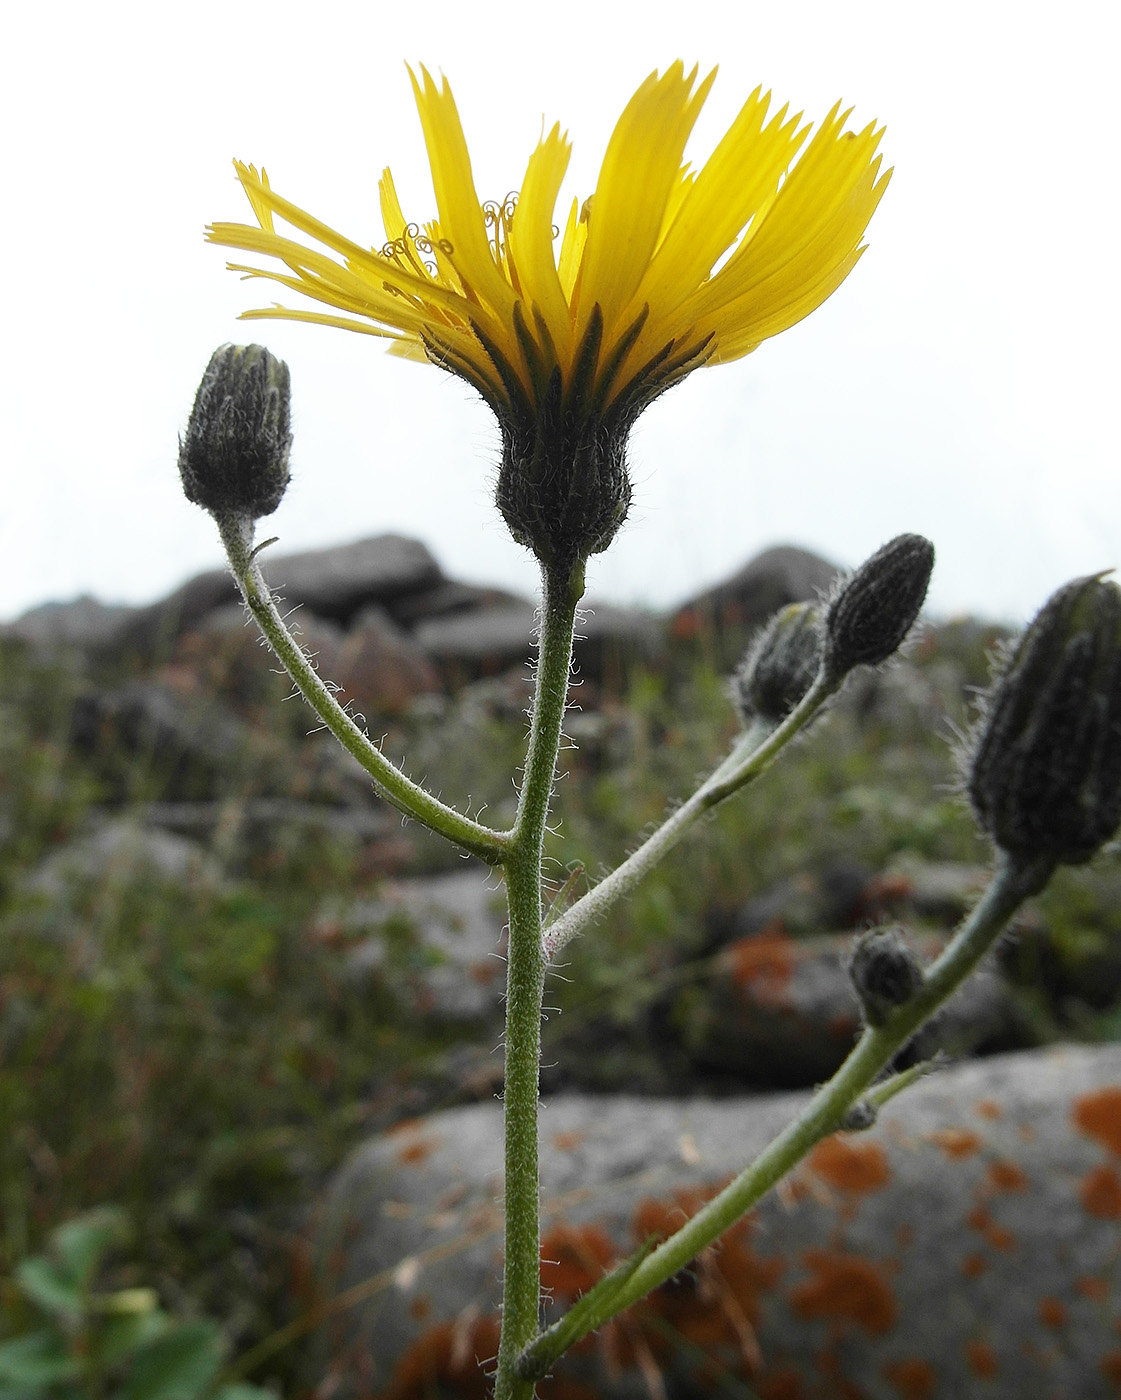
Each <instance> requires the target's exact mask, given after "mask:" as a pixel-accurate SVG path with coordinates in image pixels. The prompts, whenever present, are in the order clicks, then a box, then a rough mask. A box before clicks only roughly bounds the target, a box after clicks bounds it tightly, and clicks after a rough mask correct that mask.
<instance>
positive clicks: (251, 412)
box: [179, 345, 292, 520]
mask: <svg viewBox="0 0 1121 1400" xmlns="http://www.w3.org/2000/svg"><path fill="white" fill-rule="evenodd" d="M289 395H290V387H289V380H288V366H287V365H286V364H285V363H284V361H283V360H278V359H276V358H275V356H273V355H270V354H269V352H268V351H267V350H266V349H265V348H264V346H263V345H223V346H222V347H221V349H219V350H215V352H214V354H213V355H211V357H210V363H209V364H208V365H207V367H206V373H205V374H204V375H203V377H202V383H201V384H200V385H199V389H198V393H197V394H196V395H195V406H194V408H193V409H192V410H191V418H190V422H189V423H188V424H187V434H186V436H185V437H184V438H182V439H180V442H179V475H180V477H181V478H182V481H183V490H184V492H185V494H186V497H187V499H188V500H189V501H193V502H194V503H195V505H199V506H203V507H205V508H206V509H207V510H208V511H210V512H211V514H212V515H216V516H218V515H238V516H242V517H246V518H248V519H250V520H257V519H259V518H260V517H261V516H262V515H271V514H272V512H273V511H274V510H275V509H276V508H277V506H278V505H279V504H280V501H281V497H282V496H283V495H284V491H285V488H286V487H287V485H288V480H289V476H288V453H289V451H290V449H291V447H292V433H291V429H290V427H289V417H288V401H289Z"/></svg>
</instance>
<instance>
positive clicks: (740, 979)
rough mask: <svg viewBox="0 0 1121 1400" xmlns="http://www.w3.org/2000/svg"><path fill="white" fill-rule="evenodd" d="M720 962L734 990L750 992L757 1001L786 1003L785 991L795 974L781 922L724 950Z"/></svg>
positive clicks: (786, 935) (786, 936)
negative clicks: (734, 986)
mask: <svg viewBox="0 0 1121 1400" xmlns="http://www.w3.org/2000/svg"><path fill="white" fill-rule="evenodd" d="M721 961H722V962H723V964H724V965H725V966H726V967H727V969H728V974H729V976H730V977H731V979H732V981H733V982H734V983H735V984H736V986H737V987H740V988H741V989H743V990H744V991H749V992H750V993H751V996H752V998H753V999H754V1000H756V1001H761V1002H779V1003H783V1002H784V1001H785V993H786V989H787V987H788V985H789V983H790V978H791V976H792V975H793V973H794V955H793V951H792V945H791V940H790V937H789V935H788V934H787V932H786V928H785V926H784V925H783V922H782V920H781V919H776V920H775V921H774V923H771V924H768V925H767V926H766V928H763V929H760V930H759V932H758V933H752V934H749V935H748V936H747V937H746V938H739V939H737V940H736V942H735V943H730V944H729V945H728V946H727V948H725V949H724V953H723V955H722V959H721Z"/></svg>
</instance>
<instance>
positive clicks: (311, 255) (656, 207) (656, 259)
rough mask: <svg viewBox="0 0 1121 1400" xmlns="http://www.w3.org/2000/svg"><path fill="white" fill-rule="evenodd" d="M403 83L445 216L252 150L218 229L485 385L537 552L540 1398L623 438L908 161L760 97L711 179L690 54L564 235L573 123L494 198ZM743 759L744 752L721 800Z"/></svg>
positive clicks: (517, 1206)
mask: <svg viewBox="0 0 1121 1400" xmlns="http://www.w3.org/2000/svg"><path fill="white" fill-rule="evenodd" d="M411 77H412V83H413V92H414V96H415V98H416V104H417V109H418V112H419V114H420V121H421V125H422V127H423V130H424V138H425V143H426V146H427V150H428V159H429V164H430V166H431V172H432V183H433V187H434V192H435V202H436V211H437V215H436V218H435V219H433V220H431V221H430V222H428V223H426V224H424V225H419V224H416V223H412V222H410V221H409V220H408V219H407V218H406V217H405V214H404V213H403V211H402V209H401V207H400V204H399V203H398V199H397V194H396V191H395V188H394V184H393V179H392V177H391V175H390V173H389V171H388V170H386V171H385V172H384V174H383V176H382V179H381V184H380V191H381V210H382V219H383V223H384V230H385V239H384V241H383V242H382V243H381V244H380V246H376V247H372V248H371V247H367V246H365V245H363V244H361V243H358V242H354V241H352V240H351V239H349V238H345V237H343V236H342V235H341V234H339V233H336V232H335V231H334V230H333V229H331V228H330V227H329V226H328V225H326V224H324V223H322V222H321V221H320V220H318V219H316V218H314V217H313V216H312V215H311V214H308V213H306V212H305V211H304V210H303V209H301V208H300V207H299V206H298V205H296V204H293V203H292V202H290V201H289V200H288V199H286V198H284V197H282V196H281V195H279V194H277V193H275V192H274V191H273V189H272V187H271V186H270V184H269V180H268V177H267V175H266V174H265V172H264V170H263V169H262V170H261V171H260V172H258V170H257V169H256V168H255V167H254V166H252V165H244V164H241V163H240V162H238V163H236V169H237V175H238V179H239V180H240V181H241V184H242V187H243V188H244V190H245V193H246V195H247V196H248V198H249V202H250V205H251V207H252V210H253V214H254V217H255V220H256V223H255V224H234V223H216V224H214V225H212V226H211V227H210V228H209V230H208V236H209V238H210V239H211V241H212V242H215V243H218V244H222V245H224V246H226V247H231V248H237V249H240V250H242V251H243V252H245V253H248V254H250V255H252V256H253V257H254V258H260V257H264V258H273V259H275V260H276V262H277V264H278V266H275V267H272V268H270V269H266V268H261V267H258V266H253V265H245V264H241V263H237V264H231V267H232V268H233V270H235V271H240V272H243V273H245V274H247V275H248V276H250V277H263V278H268V279H271V280H272V281H274V282H278V283H280V284H281V285H282V286H283V287H285V288H287V289H288V290H289V291H293V292H297V293H300V294H302V295H304V296H305V297H307V298H309V299H310V301H311V302H312V303H316V304H317V306H310V307H305V308H303V309H299V308H289V307H286V306H280V305H274V306H272V307H268V308H264V309H260V310H256V311H250V312H246V313H245V315H246V316H248V317H256V318H262V317H277V318H281V319H288V320H297V321H315V322H319V323H321V324H325V325H330V326H339V327H343V328H345V329H349V330H355V331H361V332H364V333H366V334H369V335H375V336H381V337H384V338H386V339H388V340H390V341H391V342H392V344H391V347H390V348H391V350H392V351H394V352H395V353H397V354H400V355H404V356H407V357H409V358H413V359H419V360H427V361H429V362H430V363H432V364H435V365H437V366H439V367H440V368H442V369H445V370H448V371H450V372H451V373H453V374H456V375H458V376H460V377H461V378H463V379H465V380H466V381H467V382H468V383H470V384H471V385H473V386H474V388H475V389H476V390H477V391H478V392H479V394H480V395H481V396H482V397H483V399H484V400H485V401H486V403H488V404H489V405H490V407H491V408H492V409H493V411H494V413H495V416H496V418H497V420H498V424H499V427H500V430H501V437H502V457H501V463H500V467H499V474H498V485H497V504H498V507H499V510H500V511H501V513H502V515H503V517H504V519H505V521H506V523H507V525H508V526H509V529H510V531H511V533H512V534H513V536H514V538H515V539H517V540H518V541H519V542H520V543H522V544H524V545H526V546H527V547H528V548H529V549H531V550H532V551H533V553H534V554H535V555H536V557H537V558H538V560H539V561H540V563H541V567H542V576H543V579H544V585H545V588H544V601H543V607H542V614H541V630H540V638H539V658H538V676H537V694H536V700H535V706H534V714H533V724H532V729H531V734H530V746H529V753H528V756H527V762H526V768H525V775H524V780H523V783H522V789H521V795H520V803H519V810H518V819H517V822H516V824H515V826H514V828H513V830H512V831H510V832H508V833H501V834H498V833H489V835H488V837H487V839H493V840H494V841H496V842H501V849H500V858H501V861H502V864H503V868H504V872H505V876H506V883H507V895H508V900H509V909H510V938H509V966H508V986H507V1003H508V1004H507V1036H506V1087H505V1118H506V1181H505V1191H506V1205H507V1220H506V1234H505V1253H506V1260H505V1275H504V1305H503V1307H504V1311H503V1326H502V1340H501V1344H500V1349H499V1357H498V1369H497V1374H496V1377H495V1392H496V1394H497V1396H498V1397H500V1400H511V1398H512V1397H527V1396H529V1395H531V1394H532V1391H533V1380H532V1378H531V1377H527V1376H526V1375H524V1374H519V1371H518V1368H517V1365H516V1363H517V1358H518V1356H519V1355H520V1354H521V1353H522V1351H523V1350H524V1349H525V1348H526V1347H527V1346H528V1345H529V1344H530V1343H531V1342H532V1341H533V1338H534V1337H535V1335H536V1333H537V1329H538V1325H539V1322H538V1319H539V1309H540V1277H539V1263H538V1248H539V1246H538V1238H539V1227H538V1170H537V1162H538V1147H537V1121H536V1115H537V1084H538V1046H539V1038H540V1013H541V991H542V983H543V976H544V967H545V961H546V956H545V955H546V951H547V946H546V944H545V943H544V942H543V935H542V904H541V865H542V853H543V839H544V832H545V825H546V819H547V814H548V807H549V799H550V796H551V789H552V782H553V777H554V771H555V765H556V757H557V750H558V745H559V740H560V731H561V724H562V721H563V716H564V707H565V697H566V693H567V682H568V667H569V658H570V655H571V647H572V629H573V619H574V614H575V608H576V604H577V602H578V601H579V597H580V594H581V592H582V588H583V565H584V562H585V561H586V560H587V558H588V556H589V555H591V554H593V553H596V552H598V551H600V550H603V549H605V548H606V547H607V546H608V544H610V542H611V540H612V539H613V538H614V536H615V534H616V533H617V531H618V530H619V528H620V526H621V525H622V523H623V521H624V519H625V518H626V515H627V510H628V507H629V504H630V498H631V486H630V478H629V474H628V467H627V439H628V435H629V433H630V429H631V428H632V426H633V425H634V423H635V420H636V419H637V418H638V416H639V415H640V414H641V412H642V411H643V409H644V408H646V407H647V405H649V404H650V403H652V402H653V400H654V399H656V398H657V397H658V396H659V395H660V394H662V393H664V392H665V390H666V389H668V388H670V387H671V386H672V385H674V384H676V383H677V382H678V381H679V380H681V379H683V378H684V377H685V376H686V375H688V374H689V373H690V372H691V371H692V370H694V369H696V368H698V367H699V366H701V365H705V364H718V363H723V362H725V361H729V360H735V359H738V358H740V357H741V356H743V355H746V354H748V353H749V352H750V351H752V350H754V349H755V348H756V347H757V346H758V345H759V344H761V342H762V341H764V340H766V339H768V338H769V337H770V336H773V335H777V334H778V333H779V332H780V331H783V330H786V329H787V328H788V327H790V326H793V325H794V324H795V323H796V322H798V321H800V320H801V319H802V318H803V317H804V316H806V315H808V314H809V313H810V312H811V311H813V310H814V309H815V307H817V306H820V305H821V303H822V302H823V301H825V299H826V298H827V297H828V296H830V295H831V293H832V292H834V291H835V290H836V289H837V287H838V286H840V284H841V282H843V281H844V279H845V278H846V277H847V276H848V274H849V272H850V271H851V270H852V268H853V267H854V266H855V264H856V262H857V261H858V259H859V258H860V256H861V254H862V252H863V251H864V245H863V242H862V240H863V237H864V232H865V229H866V227H867V225H868V221H869V219H870V218H871V216H872V214H873V212H874V211H875V209H876V206H877V204H878V203H879V200H880V198H881V196H882V194H883V191H884V189H885V187H886V184H887V181H888V178H889V174H890V172H885V173H884V174H881V173H880V157H879V156H878V155H877V154H876V150H877V147H878V145H879V141H880V137H881V135H882V131H881V130H878V129H877V128H876V127H875V124H874V123H873V124H870V125H868V126H866V127H864V128H863V129H862V130H861V131H859V132H856V133H854V132H852V131H848V130H846V129H845V122H846V121H847V119H848V116H849V113H848V112H844V113H842V112H841V111H840V109H839V104H838V106H837V107H835V108H834V109H833V110H832V111H831V112H830V113H829V115H828V116H827V117H826V118H825V119H824V121H823V122H822V123H821V124H820V125H819V127H818V129H817V131H816V132H814V133H813V134H812V136H811V128H810V126H809V125H806V124H803V122H802V119H801V116H800V115H796V116H791V115H789V114H788V110H787V108H786V107H783V108H782V109H781V110H780V111H779V112H777V113H776V114H774V115H773V116H769V111H770V95H769V94H764V93H763V92H762V91H761V89H756V91H755V92H754V93H753V94H752V95H751V96H750V97H749V98H748V100H747V101H746V103H745V104H744V106H743V107H742V109H741V110H740V112H739V115H738V116H737V117H736V118H735V120H734V121H733V123H732V125H731V126H730V127H729V129H728V131H727V132H726V133H725V135H724V136H723V138H722V139H721V140H720V141H719V143H718V144H717V146H716V149H715V150H714V151H713V153H712V155H711V156H710V157H709V159H708V160H707V161H706V162H705V163H704V164H703V165H702V166H701V167H700V168H699V169H697V170H694V169H693V168H692V167H691V165H690V164H689V163H688V162H687V161H686V160H685V147H686V143H687V141H688V138H689V135H690V132H691V130H692V128H693V126H694V124H695V122H696V119H697V116H698V114H699V112H700V110H701V107H702V106H703V104H704V102H705V99H706V98H707V96H708V93H709V91H710V89H711V87H712V83H713V81H714V79H715V70H714V71H713V72H712V73H710V74H708V76H707V77H705V78H703V79H700V80H699V81H698V70H697V69H696V68H694V69H693V70H692V72H690V73H686V72H685V68H684V65H683V64H682V63H680V62H677V63H674V64H673V65H671V66H670V68H668V69H667V71H666V72H665V73H663V74H660V75H659V74H657V73H652V74H651V75H650V76H649V77H648V78H647V79H646V80H645V81H644V82H643V83H642V85H641V86H640V87H639V88H638V90H637V92H635V94H634V96H633V97H632V98H631V100H630V101H629V102H628V103H627V105H626V107H625V108H624V110H623V113H622V115H621V116H620V118H619V120H618V122H617V124H616V126H615V130H614V132H613V134H612V136H611V139H610V141H609V142H608V146H607V151H606V154H605V157H604V160H603V165H602V167H601V169H600V173H599V177H598V180H597V182H596V187H595V190H594V191H593V193H592V194H591V196H590V197H589V198H587V199H585V200H583V201H581V200H580V199H578V198H576V199H573V200H572V202H571V205H570V207H569V210H568V215H567V218H566V219H565V220H564V224H563V230H559V229H558V228H556V227H555V226H554V222H553V220H554V210H555V208H556V205H557V200H558V198H559V196H560V190H561V185H562V183H563V181H564V177H565V174H566V171H567V167H568V160H569V154H570V146H569V142H568V138H567V136H566V135H565V134H563V133H562V131H561V128H560V126H559V124H558V125H554V126H553V127H552V129H551V130H550V131H549V132H548V134H547V135H543V137H542V139H541V140H540V141H539V143H538V145H537V147H536V149H535V150H534V151H533V153H532V154H531V156H530V158H529V163H528V165H527V167H526V171H525V175H524V178H523V179H522V182H521V186H520V190H519V192H518V193H517V194H512V195H509V196H507V198H506V199H505V200H504V201H503V202H502V203H501V204H496V203H492V202H484V201H482V200H480V198H479V195H478V193H477V191H476V189H475V183H474V178H473V176H472V172H471V162H470V158H469V155H468V150H467V143H466V140H465V138H464V134H463V130H462V127H461V124H460V120H459V114H458V111H457V109H456V105H455V100H454V98H453V97H452V93H451V89H450V88H449V86H448V84H447V81H446V80H442V81H441V82H439V83H437V82H436V81H435V80H434V79H433V78H432V76H431V75H430V74H429V73H428V71H427V70H426V69H424V68H422V69H421V70H420V76H419V78H418V77H417V76H416V75H415V74H411ZM305 693H306V692H305ZM823 699H824V690H823V689H822V688H821V687H820V686H819V687H817V688H811V693H810V694H809V695H807V696H806V697H805V699H804V700H803V702H802V705H801V706H800V707H799V709H798V710H797V711H796V712H795V713H794V714H792V715H791V716H790V717H789V719H788V721H787V722H786V725H785V726H784V727H783V731H782V733H781V735H780V736H778V737H774V738H773V739H772V741H771V746H770V747H767V746H765V747H764V749H763V750H761V751H760V755H759V757H758V760H757V761H758V765H759V766H760V767H761V766H763V765H764V764H765V763H766V762H768V761H769V759H770V757H771V756H773V752H777V748H778V747H779V746H780V744H781V742H785V740H786V738H788V737H790V736H791V735H792V734H793V733H794V732H796V731H797V729H798V728H800V727H801V725H802V724H803V723H805V720H806V718H807V717H808V716H809V714H810V713H812V711H813V709H815V708H816V707H817V706H819V705H820V704H821V703H822V700H823ZM794 700H795V701H796V700H797V697H796V696H795V697H794ZM313 703H317V704H318V703H321V702H320V700H319V699H318V698H317V699H316V700H315V701H313ZM792 703H793V702H792ZM741 766H742V765H741ZM747 772H748V770H747V768H746V767H744V768H743V772H740V771H739V770H738V769H737V772H736V773H735V774H734V775H732V777H730V778H729V779H728V783H727V785H726V786H727V791H728V792H730V791H732V790H734V789H735V787H736V786H739V785H741V784H742V782H743V781H744V780H745V778H744V774H746V773H747ZM722 774H723V770H719V773H718V775H715V776H716V777H720V776H721V775H722ZM733 779H734V780H733ZM710 786H711V785H710ZM705 791H706V801H711V802H713V803H714V802H716V801H718V800H720V799H721V798H722V797H723V796H724V795H726V792H725V789H724V787H721V786H720V784H719V783H717V784H716V786H715V787H711V791H709V789H708V788H706V790H705ZM433 824H434V825H437V824H438V823H437V822H433ZM488 849H489V848H488ZM496 854H497V851H496ZM561 922H563V921H561Z"/></svg>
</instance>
